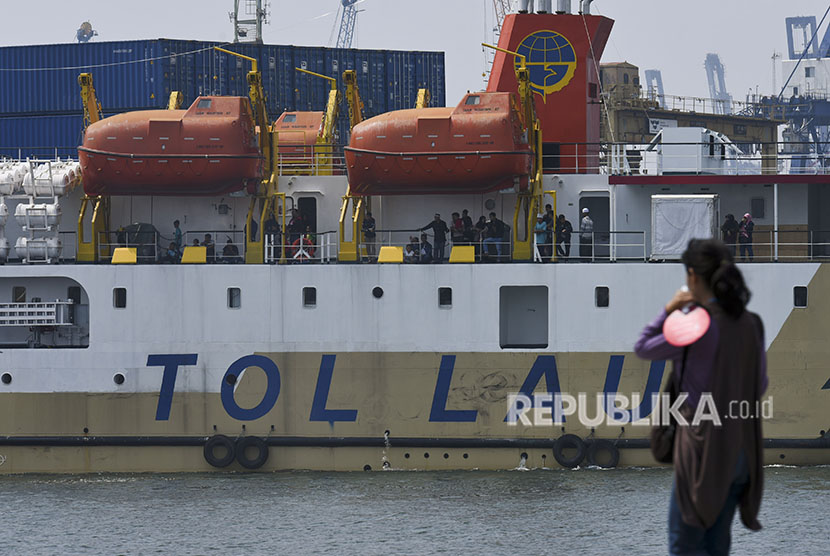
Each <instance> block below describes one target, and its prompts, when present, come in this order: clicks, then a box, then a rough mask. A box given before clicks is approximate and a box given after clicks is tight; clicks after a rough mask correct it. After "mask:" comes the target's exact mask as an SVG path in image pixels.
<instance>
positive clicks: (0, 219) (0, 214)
mask: <svg viewBox="0 0 830 556" xmlns="http://www.w3.org/2000/svg"><path fill="white" fill-rule="evenodd" d="M8 219H9V206H8V205H7V204H6V203H3V202H0V228H2V227H3V226H5V225H6V221H7V220H8Z"/></svg>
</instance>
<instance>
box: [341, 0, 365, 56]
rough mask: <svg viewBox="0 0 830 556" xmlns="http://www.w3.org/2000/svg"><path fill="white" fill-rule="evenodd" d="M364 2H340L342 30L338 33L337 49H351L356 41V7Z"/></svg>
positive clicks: (359, 0) (355, 0)
mask: <svg viewBox="0 0 830 556" xmlns="http://www.w3.org/2000/svg"><path fill="white" fill-rule="evenodd" d="M362 1H363V0H340V4H341V10H342V11H341V10H338V13H341V14H342V15H341V17H340V30H339V31H338V33H337V43H336V44H335V48H351V47H352V42H353V41H354V29H355V26H356V25H357V12H358V9H357V8H356V7H355V6H356V5H357V4H359V3H360V2H362Z"/></svg>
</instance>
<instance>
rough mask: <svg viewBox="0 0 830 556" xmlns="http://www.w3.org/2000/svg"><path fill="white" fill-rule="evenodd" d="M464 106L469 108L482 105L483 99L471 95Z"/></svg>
mask: <svg viewBox="0 0 830 556" xmlns="http://www.w3.org/2000/svg"><path fill="white" fill-rule="evenodd" d="M464 104H466V105H467V106H471V105H475V104H481V97H480V96H478V95H470V96H468V97H467V100H466V101H464Z"/></svg>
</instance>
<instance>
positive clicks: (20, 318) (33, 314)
mask: <svg viewBox="0 0 830 556" xmlns="http://www.w3.org/2000/svg"><path fill="white" fill-rule="evenodd" d="M73 303H74V302H73V301H61V300H55V301H30V302H28V303H0V326H71V325H72V324H74V323H73V318H72V305H73Z"/></svg>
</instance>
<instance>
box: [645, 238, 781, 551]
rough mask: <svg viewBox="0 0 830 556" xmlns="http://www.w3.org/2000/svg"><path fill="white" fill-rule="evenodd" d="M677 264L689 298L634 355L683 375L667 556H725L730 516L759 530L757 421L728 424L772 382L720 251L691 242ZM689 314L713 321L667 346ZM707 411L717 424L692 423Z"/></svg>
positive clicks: (760, 338) (743, 296)
mask: <svg viewBox="0 0 830 556" xmlns="http://www.w3.org/2000/svg"><path fill="white" fill-rule="evenodd" d="M682 261H683V264H684V265H685V268H686V282H687V285H688V290H679V291H678V292H677V293H676V294H675V295H674V297H673V298H672V299H671V300H670V301H669V302H668V303H667V304H666V306H665V308H664V309H663V310H662V311H661V312H660V314H659V315H658V316H657V318H656V319H655V320H654V322H652V323H651V324H649V325H648V326H646V328H645V329H644V330H643V332H642V333H641V335H640V339H639V340H638V341H637V343H636V344H635V346H634V351H635V353H636V354H637V355H638V356H639V357H642V358H644V359H650V360H665V359H671V360H672V361H673V364H674V369H675V372H673V373H672V375H671V376H670V378H669V380H677V378H676V372H677V369H679V368H680V365H682V367H683V369H682V370H681V371H680V376H682V380H681V384H680V385H679V391H680V395H681V396H683V395H685V396H687V397H686V400H685V402H681V403H682V405H681V407H680V414H681V415H682V416H683V418H684V419H685V420H686V421H687V422H688V423H689V425H688V426H687V425H683V424H682V422H681V423H679V424H678V426H677V428H676V430H675V437H674V452H673V458H672V459H673V462H674V484H673V487H672V493H671V500H670V503H669V524H668V525H669V530H668V537H669V553H670V554H716V555H725V554H728V553H729V547H730V544H731V528H732V520H733V517H734V515H735V510H736V508H737V507H739V508H740V515H741V521H742V522H743V524H744V525H745V526H746V527H747V528H749V529H751V530H753V531H757V530H759V529H761V524H760V523H759V522H758V511H759V509H760V506H761V497H762V494H763V478H764V477H763V465H762V464H763V437H762V431H761V418H760V416H759V415H757V414H754V413H753V414H752V415H750V416H749V417H747V418H745V417H744V416H743V415H740V416H739V415H735V414H733V411H734V409H733V408H734V407H742V406H744V405H746V406H748V407H753V408H755V407H759V406H760V397H761V395H762V394H763V392H764V391H765V390H766V388H767V385H768V382H769V381H768V379H767V363H766V349H765V343H764V330H763V324H762V322H761V319H760V318H759V317H758V315H756V314H754V313H751V312H749V311H747V310H746V304H747V302H748V301H749V298H750V292H749V290H748V289H747V287H746V284H745V283H744V279H743V276H742V275H741V272H740V271H739V270H738V268H737V266H735V263H734V261H733V259H732V255H731V254H730V253H729V251H728V249H727V248H726V246H724V245H723V244H722V243H721V242H719V241H717V240H712V239H706V240H703V239H693V240H691V241H690V242H689V246H688V248H687V249H686V251H685V252H684V253H683V256H682ZM691 304H697V305H700V306H702V307H703V308H705V309H706V310H707V311H708V312H709V313H710V315H711V323H710V326H709V329H708V330H707V331H706V332H705V334H704V335H703V336H702V337H700V338H699V339H698V340H697V341H696V342H694V343H692V344H691V345H689V346H686V347H685V348H684V347H677V346H674V345H671V344H669V343H668V341H667V340H666V338H665V336H664V335H663V323H664V321H665V320H666V318H667V317H668V316H669V315H670V314H671V313H673V312H674V311H677V310H680V309H682V308H684V307H686V306H689V305H691ZM704 402H706V405H704ZM709 402H711V403H709ZM699 404H700V405H701V407H698V405H699ZM707 406H708V407H709V408H710V410H709V411H707V413H709V415H710V416H711V415H714V419H713V418H711V417H709V418H707V419H701V420H700V422H695V419H694V417H695V415H696V412H697V411H698V410H700V409H702V408H704V407H707ZM721 417H722V420H721Z"/></svg>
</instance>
